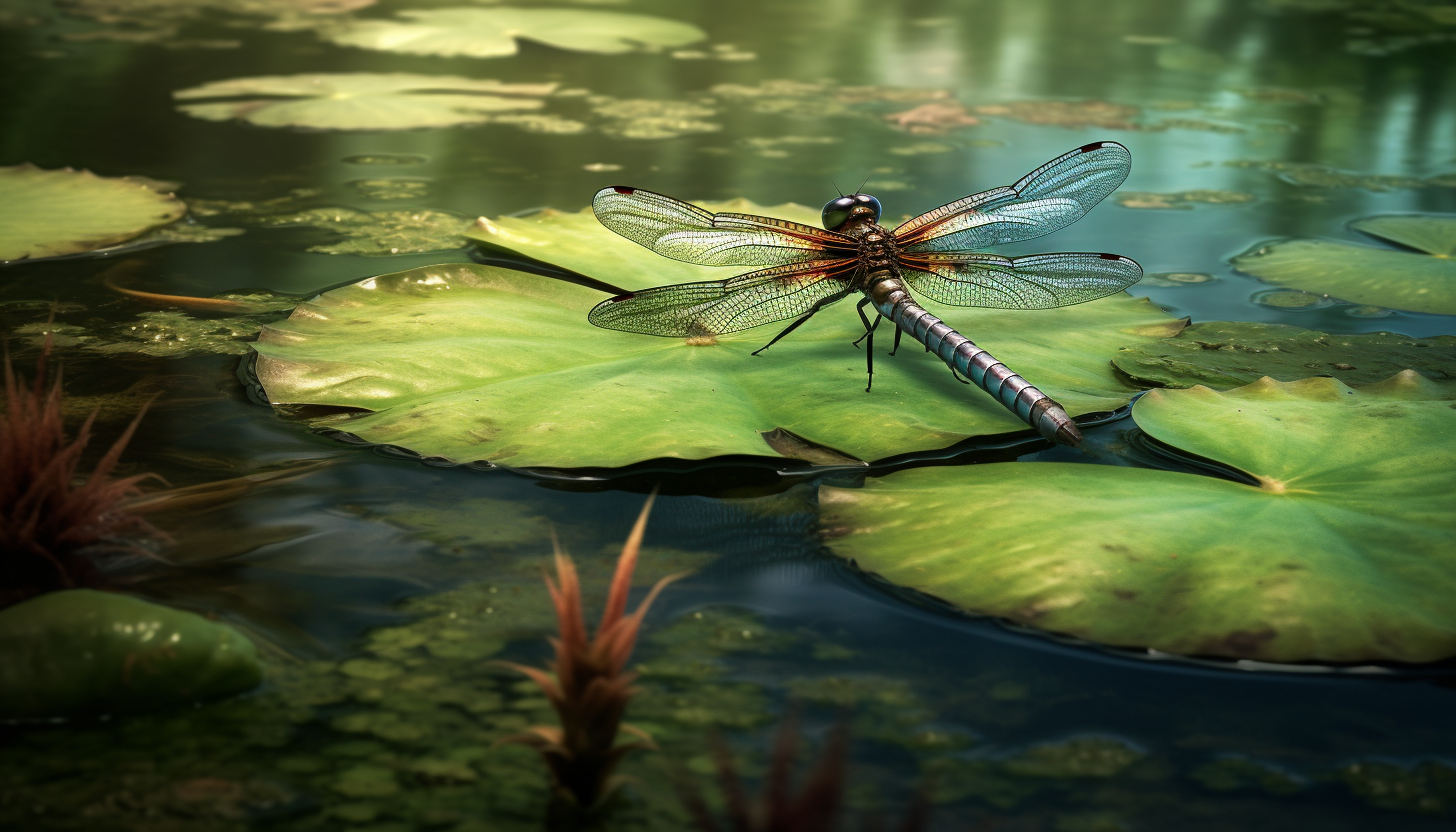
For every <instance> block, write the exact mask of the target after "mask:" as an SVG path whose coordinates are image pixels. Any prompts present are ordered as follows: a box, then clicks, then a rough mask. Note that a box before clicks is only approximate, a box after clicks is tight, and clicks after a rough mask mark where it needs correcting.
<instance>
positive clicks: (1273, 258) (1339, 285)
mask: <svg viewBox="0 0 1456 832" xmlns="http://www.w3.org/2000/svg"><path fill="white" fill-rule="evenodd" d="M1351 227H1353V228H1356V229H1359V230H1361V231H1365V232H1366V233H1369V234H1374V235H1376V236H1379V237H1384V238H1385V239H1388V240H1392V241H1394V242H1398V243H1400V244H1402V245H1406V246H1409V247H1411V248H1417V249H1420V250H1421V251H1424V252H1427V253H1426V254H1416V253H1414V252H1409V251H1396V250H1395V249H1388V248H1376V247H1374V246H1360V245H1351V244H1349V243H1336V242H1331V241H1329V240H1285V241H1282V242H1276V243H1270V244H1268V245H1262V246H1258V247H1256V248H1254V249H1253V250H1251V251H1249V252H1247V253H1245V254H1241V255H1239V256H1238V257H1235V258H1234V259H1233V265H1234V268H1236V269H1238V270H1239V271H1241V272H1245V273H1247V274H1251V275H1253V276H1255V277H1257V278H1259V279H1260V280H1265V281H1268V282H1269V283H1274V284H1277V285H1280V286H1293V287H1294V288H1296V289H1303V290H1305V291H1308V292H1316V293H1320V294H1326V295H1331V296H1333V297H1337V298H1339V299H1341V300H1346V301H1350V302H1351V303H1359V304H1367V305H1371V306H1383V307H1386V308H1388V309H1403V310H1406V311H1410V312H1431V313H1435V314H1438V315H1456V259H1452V257H1451V252H1452V251H1453V249H1456V217H1435V216H1418V215H1405V216H1388V217H1372V218H1370V219H1366V220H1359V221H1357V222H1355V223H1352V224H1351Z"/></svg>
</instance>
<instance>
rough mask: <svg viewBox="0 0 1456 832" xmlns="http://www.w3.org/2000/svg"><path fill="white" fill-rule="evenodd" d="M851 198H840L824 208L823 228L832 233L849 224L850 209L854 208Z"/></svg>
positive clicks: (853, 201) (852, 198)
mask: <svg viewBox="0 0 1456 832" xmlns="http://www.w3.org/2000/svg"><path fill="white" fill-rule="evenodd" d="M854 206H855V200H854V197H852V196H842V197H840V198H838V199H836V200H833V201H831V202H830V203H829V204H828V205H825V206H824V227H825V228H827V229H829V230H830V231H834V230H836V229H838V228H840V227H842V226H843V225H844V224H845V223H847V222H849V212H850V209H852V208H854Z"/></svg>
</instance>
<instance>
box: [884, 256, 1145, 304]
mask: <svg viewBox="0 0 1456 832" xmlns="http://www.w3.org/2000/svg"><path fill="white" fill-rule="evenodd" d="M902 262H903V263H904V265H906V266H912V267H913V270H910V269H907V270H906V271H904V272H903V275H904V279H905V284H906V285H907V286H909V287H910V288H911V290H913V291H915V292H918V293H920V294H922V295H925V296H926V297H928V298H931V299H932V300H938V301H940V302H941V303H948V304H950V305H952V306H989V307H994V308H997V309H1050V308H1052V307H1054V306H1070V305H1072V304H1074V303H1086V302H1087V301H1089V300H1096V299H1097V298H1101V297H1106V296H1108V295H1112V294H1116V293H1118V292H1121V291H1122V290H1123V289H1126V288H1127V287H1129V286H1131V285H1132V284H1134V283H1136V282H1138V281H1139V280H1141V279H1142V276H1143V269H1142V267H1141V266H1139V265H1138V264H1137V262H1136V261H1134V260H1132V259H1131V258H1127V257H1123V256H1121V255H1118V254H1096V253H1087V252H1063V253H1061V254H1033V255H1030V256H1028V257H998V256H996V255H994V254H928V255H922V256H919V257H905V258H902Z"/></svg>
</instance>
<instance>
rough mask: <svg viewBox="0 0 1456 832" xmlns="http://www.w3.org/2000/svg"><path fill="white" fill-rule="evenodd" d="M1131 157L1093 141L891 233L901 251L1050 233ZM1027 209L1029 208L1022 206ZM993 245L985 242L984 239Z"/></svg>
mask: <svg viewBox="0 0 1456 832" xmlns="http://www.w3.org/2000/svg"><path fill="white" fill-rule="evenodd" d="M1130 170H1132V154H1131V153H1129V152H1128V149H1127V148H1126V147H1123V146H1122V145H1120V144H1118V143H1117V142H1093V143H1091V144H1086V145H1083V146H1081V147H1079V148H1077V149H1076V150H1073V151H1071V152H1069V153H1064V154H1062V155H1061V156H1058V157H1057V158H1055V159H1053V160H1051V161H1050V162H1047V163H1046V164H1044V165H1042V166H1041V167H1039V168H1037V169H1036V170H1034V171H1032V172H1031V173H1028V174H1027V175H1025V176H1023V177H1021V179H1019V180H1017V182H1016V184H1014V185H1012V186H1011V187H1009V188H993V189H992V190H989V191H983V192H981V193H978V194H973V195H971V196H968V197H965V198H964V199H959V200H956V201H955V202H952V203H949V204H947V205H942V206H941V207H939V208H936V209H935V210H934V211H930V212H927V213H925V214H921V215H920V216H918V217H916V218H914V219H912V220H910V221H908V222H906V223H904V224H903V225H901V226H900V227H899V228H896V229H895V239H896V241H897V242H898V243H899V244H900V247H901V248H903V249H905V250H907V251H912V252H914V251H955V250H961V249H970V248H983V247H985V246H988V245H997V244H1000V243H1010V242H1016V241H1018V240H1029V239H1031V238H1033V237H1040V236H1041V235H1043V234H1050V233H1052V232H1053V231H1057V230H1058V229H1062V228H1065V227H1067V226H1068V225H1071V224H1072V223H1074V222H1076V221H1077V220H1078V219H1081V217H1082V215H1084V214H1086V213H1087V212H1088V211H1090V210H1091V209H1092V206H1094V205H1096V204H1097V203H1098V202H1101V201H1102V199H1103V198H1104V197H1106V196H1107V195H1108V194H1110V193H1112V192H1113V191H1114V190H1116V189H1117V186H1118V185H1121V184H1122V181H1123V180H1124V179H1126V178H1127V174H1128V172H1129V171H1130ZM1029 207H1030V210H1028V208H1029ZM988 239H989V240H993V242H985V240H988Z"/></svg>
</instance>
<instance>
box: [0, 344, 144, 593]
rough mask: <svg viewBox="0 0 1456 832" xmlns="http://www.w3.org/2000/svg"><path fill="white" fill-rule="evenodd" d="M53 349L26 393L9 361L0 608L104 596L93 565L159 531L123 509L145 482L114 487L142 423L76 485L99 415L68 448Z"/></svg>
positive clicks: (0, 454)
mask: <svg viewBox="0 0 1456 832" xmlns="http://www.w3.org/2000/svg"><path fill="white" fill-rule="evenodd" d="M49 358H50V342H49V340H47V341H46V343H45V345H44V347H43V348H42V350H41V353H40V356H39V357H38V358H37V359H36V366H35V378H34V379H33V380H32V381H31V382H30V383H29V384H27V383H25V382H24V381H23V380H22V379H21V377H20V376H19V375H18V374H17V373H16V372H15V371H14V369H13V367H12V366H11V362H10V353H9V351H8V350H7V351H6V353H5V412H4V415H3V417H0V607H5V606H9V605H11V604H14V603H16V602H18V601H23V600H25V599H26V598H30V597H32V596H34V595H39V594H40V593H43V592H49V591H51V590H56V589H69V588H75V587H82V586H98V585H100V584H101V583H102V578H101V574H100V572H99V571H98V570H97V568H96V566H95V564H94V563H93V561H92V556H93V555H95V554H97V553H98V552H101V551H104V550H106V549H112V550H122V551H126V550H137V549H139V541H141V540H144V539H147V538H152V539H157V538H161V537H163V534H162V532H161V531H159V530H158V529H157V528H156V527H154V526H152V525H151V524H150V523H148V522H146V521H145V520H143V519H141V518H140V517H138V516H136V515H134V514H131V513H128V512H127V511H125V510H124V509H123V508H122V503H123V502H125V501H126V500H127V499H128V498H131V497H134V496H136V495H137V494H139V493H140V490H139V489H138V488H137V483H139V482H141V481H142V480H144V479H147V477H148V476H150V475H148V474H136V475H133V476H130V477H121V478H114V477H112V472H113V471H114V470H115V469H116V465H117V463H118V462H119V461H120V459H121V454H122V451H124V450H125V449H126V445H127V443H128V442H129V441H131V437H132V434H133V433H134V432H135V431H136V427H137V424H138V423H139V422H140V421H141V418H142V415H143V413H144V412H145V408H143V413H138V414H137V415H136V417H135V418H134V419H132V421H131V424H129V425H127V427H126V429H125V430H124V431H122V434H121V436H119V437H117V439H116V441H115V442H113V443H112V445H111V447H110V448H109V449H108V450H107V451H106V453H105V454H104V455H103V456H102V457H101V459H100V460H99V461H98V462H97V463H96V466H95V467H94V468H93V469H92V470H91V473H90V474H89V475H86V477H85V480H84V482H81V483H80V484H77V483H76V480H77V478H78V475H79V469H80V467H81V462H82V458H83V455H84V454H85V451H86V446H87V445H88V444H90V442H91V438H92V426H93V425H94V423H95V421H96V413H95V412H94V411H93V412H92V413H91V415H90V416H88V417H87V418H86V420H85V421H84V422H83V423H82V424H81V427H80V428H79V429H78V430H77V431H76V434H75V436H74V437H72V438H70V439H68V438H67V436H66V429H65V424H64V421H63V419H62V416H61V407H62V393H61V374H60V373H59V372H56V373H55V374H54V377H53V378H52V379H51V380H50V383H49V385H47V380H46V379H47V374H48V373H47V370H48V366H47V365H48V363H49Z"/></svg>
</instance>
